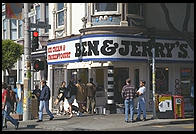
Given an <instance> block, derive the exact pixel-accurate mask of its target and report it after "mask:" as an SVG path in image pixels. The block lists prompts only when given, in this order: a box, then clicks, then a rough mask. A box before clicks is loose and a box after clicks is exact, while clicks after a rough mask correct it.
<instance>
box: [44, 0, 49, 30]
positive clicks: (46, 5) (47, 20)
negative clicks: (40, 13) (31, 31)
mask: <svg viewBox="0 0 196 134" xmlns="http://www.w3.org/2000/svg"><path fill="white" fill-rule="evenodd" d="M48 12H49V11H48V3H45V22H46V24H49V15H48ZM48 31H49V30H48V29H45V33H48Z"/></svg>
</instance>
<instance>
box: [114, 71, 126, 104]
mask: <svg viewBox="0 0 196 134" xmlns="http://www.w3.org/2000/svg"><path fill="white" fill-rule="evenodd" d="M127 78H129V68H114V101H115V102H116V103H119V104H123V103H124V102H123V98H122V96H121V91H122V88H123V86H124V85H125V84H126V82H125V81H126V79H127Z"/></svg>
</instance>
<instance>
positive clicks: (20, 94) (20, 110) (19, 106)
mask: <svg viewBox="0 0 196 134" xmlns="http://www.w3.org/2000/svg"><path fill="white" fill-rule="evenodd" d="M23 98H24V91H23V84H20V83H17V108H16V113H17V114H23Z"/></svg>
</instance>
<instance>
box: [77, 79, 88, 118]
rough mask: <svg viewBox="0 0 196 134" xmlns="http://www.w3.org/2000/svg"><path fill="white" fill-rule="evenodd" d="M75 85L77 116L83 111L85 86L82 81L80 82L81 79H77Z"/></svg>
mask: <svg viewBox="0 0 196 134" xmlns="http://www.w3.org/2000/svg"><path fill="white" fill-rule="evenodd" d="M76 87H77V94H76V101H77V103H78V106H79V112H78V114H77V116H79V117H81V116H82V113H83V112H84V111H85V110H84V109H83V106H84V103H85V101H86V87H85V84H84V83H81V79H79V80H78V83H77V84H76Z"/></svg>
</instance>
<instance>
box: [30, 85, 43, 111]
mask: <svg viewBox="0 0 196 134" xmlns="http://www.w3.org/2000/svg"><path fill="white" fill-rule="evenodd" d="M32 94H34V95H35V96H36V99H37V103H38V111H39V102H40V95H41V90H40V88H39V85H38V84H37V85H35V89H34V90H33V93H32Z"/></svg>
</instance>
